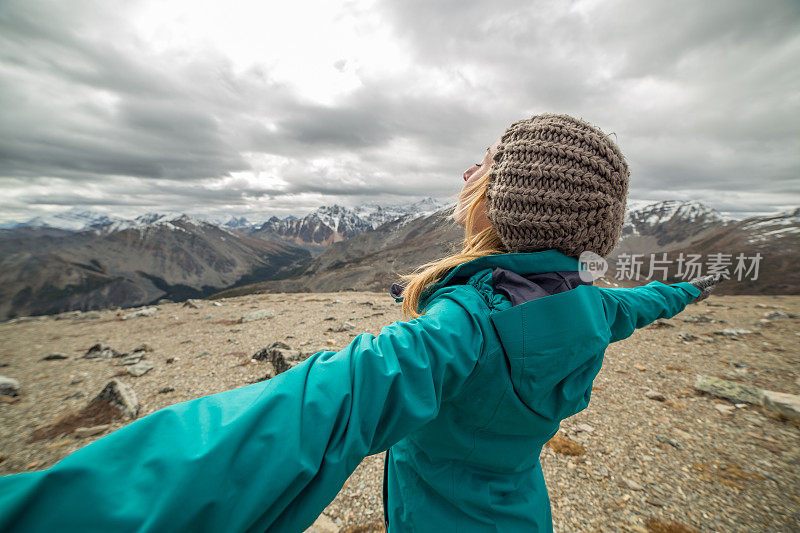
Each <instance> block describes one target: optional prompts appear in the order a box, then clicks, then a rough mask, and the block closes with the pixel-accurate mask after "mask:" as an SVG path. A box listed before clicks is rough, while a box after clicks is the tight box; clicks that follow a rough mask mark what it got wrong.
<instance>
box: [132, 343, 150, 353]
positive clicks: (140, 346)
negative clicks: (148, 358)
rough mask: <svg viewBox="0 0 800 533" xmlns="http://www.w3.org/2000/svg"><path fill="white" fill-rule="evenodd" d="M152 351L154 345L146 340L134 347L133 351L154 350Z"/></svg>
mask: <svg viewBox="0 0 800 533" xmlns="http://www.w3.org/2000/svg"><path fill="white" fill-rule="evenodd" d="M152 351H153V347H152V346H150V345H149V344H147V343H146V342H143V343H142V344H140V345H139V346H137V347H136V348H134V349H133V352H152Z"/></svg>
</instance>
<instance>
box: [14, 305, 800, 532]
mask: <svg viewBox="0 0 800 533" xmlns="http://www.w3.org/2000/svg"><path fill="white" fill-rule="evenodd" d="M217 303H218V304H219V305H214V304H213V303H212V302H210V301H205V300H203V301H199V302H198V308H197V309H194V308H191V307H187V306H184V305H183V304H165V305H159V306H158V310H157V311H156V312H155V313H154V314H153V315H152V316H149V317H138V318H132V319H129V320H122V316H124V315H129V314H130V313H131V312H133V311H135V310H132V309H125V310H120V311H101V312H92V313H84V314H79V315H76V314H74V313H65V314H63V315H60V316H58V317H46V318H41V319H34V320H29V321H19V322H14V321H12V322H5V323H0V375H2V376H7V377H11V378H15V379H17V380H18V381H19V383H20V388H21V391H20V395H19V396H18V397H17V398H9V397H3V398H2V399H3V401H0V474H10V473H15V472H23V471H30V470H36V469H41V468H46V467H47V466H49V465H51V464H53V463H54V462H56V461H58V460H59V459H61V458H62V457H64V456H65V455H67V454H69V453H71V452H72V451H74V450H76V449H78V448H80V447H81V446H84V445H86V444H88V443H89V442H91V441H92V440H94V439H96V438H99V437H100V436H102V434H105V433H107V432H108V431H111V430H113V429H116V428H118V427H120V426H121V425H122V424H123V422H115V423H113V424H112V425H111V427H110V428H109V429H108V430H107V431H106V432H105V433H102V434H100V435H94V436H90V437H86V438H77V437H75V436H74V435H70V436H62V437H55V438H52V439H45V440H42V441H38V442H33V443H28V438H29V437H30V435H31V433H32V432H33V431H34V429H36V428H38V427H40V426H42V424H43V423H45V422H46V423H49V422H52V421H54V420H55V419H57V418H59V417H60V416H62V415H64V414H66V413H68V412H73V411H76V410H78V409H80V408H82V407H83V406H85V405H86V403H87V401H88V400H90V399H91V398H92V397H94V396H95V395H96V394H97V393H98V392H99V391H100V390H101V389H102V388H103V386H104V385H105V384H106V383H107V382H108V381H109V379H110V378H112V377H114V376H116V377H117V378H118V379H120V380H121V381H122V382H124V383H125V384H127V385H129V386H130V387H132V388H133V389H134V390H135V392H136V394H137V396H138V398H139V401H140V404H141V408H140V413H139V416H144V415H146V414H148V413H151V412H153V411H155V410H157V409H160V408H162V407H165V406H167V405H170V404H173V403H177V402H181V401H185V400H189V399H192V398H197V397H200V396H204V395H207V394H212V393H215V392H220V391H223V390H227V389H230V388H234V387H239V386H242V385H246V384H248V383H249V382H251V381H253V380H256V379H261V378H263V377H264V376H265V374H266V373H267V372H269V370H270V368H271V365H270V364H269V363H252V362H249V361H250V356H251V355H253V354H254V353H256V352H257V351H258V350H260V349H262V348H264V347H266V346H267V345H269V344H271V343H272V342H274V341H282V342H285V343H287V344H289V345H290V346H291V347H292V348H294V349H296V350H300V351H302V352H303V353H304V354H312V353H315V352H317V351H319V350H339V349H341V348H343V347H344V346H346V345H347V344H348V343H349V342H350V340H351V339H352V338H353V337H354V336H356V335H357V334H359V333H363V332H369V333H373V334H375V335H377V334H378V333H380V330H381V328H382V327H383V326H385V325H387V324H389V323H391V322H393V321H395V320H402V319H403V317H402V313H401V312H400V304H399V303H395V302H394V300H393V299H391V298H390V297H389V296H388V294H385V293H369V292H338V293H315V294H309V293H303V294H265V295H250V296H243V297H238V298H230V299H224V300H220V301H218V302H217ZM258 310H271V311H273V312H274V316H273V317H271V318H266V319H262V320H256V321H252V322H246V323H240V321H239V319H240V318H241V317H242V316H243V315H245V314H247V313H252V312H254V311H258ZM775 311H782V312H784V313H788V314H794V315H800V296H711V297H710V298H708V299H707V300H706V301H704V302H702V303H700V304H698V305H692V306H689V307H687V309H686V310H685V311H684V312H683V313H681V314H679V315H678V316H676V317H674V318H673V319H671V320H668V321H663V322H665V323H667V324H668V325H665V326H662V327H658V325H656V324H654V325H651V326H648V327H646V328H643V329H641V330H639V331H638V332H636V333H634V335H633V336H631V337H630V338H628V339H626V340H624V341H621V342H618V343H615V344H613V345H611V346H609V348H608V350H607V351H606V355H605V363H604V366H603V369H602V370H601V372H600V374H599V375H598V377H597V379H596V380H595V387H594V389H593V392H592V400H591V403H590V405H589V407H588V408H587V409H586V410H584V411H582V412H581V413H578V414H577V415H575V416H574V417H572V418H569V419H567V420H564V421H563V422H562V424H561V431H560V432H559V434H558V436H557V438H556V439H554V441H551V444H552V445H551V446H545V448H544V449H543V451H542V454H541V462H542V467H543V470H544V475H545V479H546V481H547V486H548V490H549V494H550V500H551V502H552V510H553V521H554V527H555V531H557V532H567V531H569V532H573V531H592V532H594V531H634V532H647V531H675V532H680V531H726V532H727V531H800V477H798V474H797V472H798V469H800V428H798V427H797V426H796V425H794V424H792V423H790V422H788V421H785V420H780V419H776V418H773V417H771V416H769V415H768V413H766V412H765V411H764V410H763V408H762V407H760V406H755V405H751V404H739V407H735V408H733V410H732V412H728V411H730V409H726V407H725V406H733V403H731V402H729V401H727V400H724V399H721V398H716V397H713V396H710V395H708V394H705V393H701V392H699V391H697V390H695V389H694V388H693V384H694V381H695V378H696V376H697V375H698V374H703V375H708V376H717V377H720V378H724V379H728V380H732V381H739V382H742V383H747V384H751V385H755V386H758V387H761V388H764V389H769V390H775V391H781V392H786V393H792V394H800V350H798V347H799V346H800V328H799V327H798V325H799V324H800V319H798V318H774V319H769V320H766V319H764V315H765V314H769V313H773V312H775ZM692 317H701V318H700V319H699V320H696V319H693V318H692ZM708 319H710V321H709V320H708ZM686 320H690V321H689V322H687V321H686ZM344 322H350V323H351V324H352V325H353V327H352V329H349V330H345V331H341V332H332V331H328V329H329V328H331V327H333V328H334V329H336V326H339V325H341V324H343V323H344ZM670 325H671V326H673V327H669V326H670ZM723 328H743V329H746V330H749V331H750V333H740V334H738V335H734V336H724V335H718V334H715V333H714V332H715V331H719V330H721V329H723ZM682 334H683V336H681V335H682ZM688 334H692V335H695V336H696V338H692V337H691V336H688ZM96 342H103V343H105V344H107V345H108V346H110V347H111V348H113V349H115V350H117V351H119V352H130V351H132V350H134V348H136V347H137V346H139V345H141V344H142V343H146V344H148V345H149V346H150V347H151V348H152V350H153V351H151V352H148V353H147V354H146V356H145V358H146V359H147V360H149V361H151V362H152V363H154V368H153V369H152V370H150V371H149V372H147V373H146V374H144V375H142V376H140V377H133V376H131V375H128V374H127V373H125V372H124V368H123V367H120V366H117V365H116V362H117V360H113V359H112V360H109V359H95V360H89V359H83V358H81V357H82V355H83V354H84V353H85V352H86V350H87V349H88V348H89V347H90V346H92V345H93V344H95V343H96ZM54 353H62V354H64V355H65V356H66V359H57V360H47V361H43V360H42V358H43V357H45V356H48V355H51V354H54ZM166 389H173V390H171V391H166ZM648 391H655V392H657V393H660V394H661V395H662V396H663V401H660V399H656V396H655V395H654V394H653V393H652V392H650V393H648ZM646 393H648V394H646ZM650 396H653V398H651V397H650ZM573 450H577V452H573ZM581 450H583V451H581ZM569 453H578V455H569ZM383 458H384V453H380V454H376V455H373V456H370V457H367V458H365V459H364V460H363V461H362V463H361V464H360V465H359V466H358V468H357V469H356V471H355V472H354V473H353V474H352V476H351V477H350V478H349V479H348V481H347V483H346V484H345V486H344V487H343V488H342V490H341V491H340V493H339V495H338V496H337V497H336V499H334V501H333V502H331V503H330V505H329V506H328V507H327V508H326V509H325V510H324V512H323V514H322V515H320V518H319V519H318V520H317V522H316V523H315V524H314V525H313V526H312V527H311V528H309V530H308V531H315V532H320V533H322V532H350V533H356V532H363V533H367V532H371V531H383V527H382V518H383V508H382V499H381V488H382V477H383Z"/></svg>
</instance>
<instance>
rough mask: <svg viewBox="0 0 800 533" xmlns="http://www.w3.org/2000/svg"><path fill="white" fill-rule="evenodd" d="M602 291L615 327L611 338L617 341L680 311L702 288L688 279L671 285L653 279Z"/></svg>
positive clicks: (607, 316)
mask: <svg viewBox="0 0 800 533" xmlns="http://www.w3.org/2000/svg"><path fill="white" fill-rule="evenodd" d="M600 294H601V295H602V297H603V305H604V307H605V311H606V318H607V319H608V325H609V328H610V329H611V340H610V341H609V342H617V341H620V340H622V339H627V338H628V337H630V336H631V335H632V334H633V332H634V331H635V330H636V329H638V328H643V327H644V326H646V325H648V324H650V323H652V322H653V321H655V320H656V319H659V318H672V317H673V316H675V315H677V314H678V313H680V312H681V311H683V309H684V308H685V307H686V306H687V305H688V304H689V303H690V302H691V301H692V300H694V299H695V298H696V297H697V296H698V295H699V294H700V289H698V288H697V287H695V286H694V285H692V284H691V283H688V282H686V281H681V282H678V283H673V284H670V285H667V284H664V283H661V282H660V281H657V280H653V281H651V282H650V283H648V284H647V285H641V286H639V287H633V288H630V289H611V288H600Z"/></svg>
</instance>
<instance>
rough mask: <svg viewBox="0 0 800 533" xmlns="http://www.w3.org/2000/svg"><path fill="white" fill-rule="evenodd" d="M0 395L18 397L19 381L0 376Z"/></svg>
mask: <svg viewBox="0 0 800 533" xmlns="http://www.w3.org/2000/svg"><path fill="white" fill-rule="evenodd" d="M0 394H2V395H4V396H12V397H13V396H19V381H17V380H16V379H14V378H9V377H6V376H0Z"/></svg>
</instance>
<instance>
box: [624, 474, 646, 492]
mask: <svg viewBox="0 0 800 533" xmlns="http://www.w3.org/2000/svg"><path fill="white" fill-rule="evenodd" d="M622 482H623V484H624V486H626V487H628V488H629V489H631V490H644V487H643V486H641V485H640V484H639V483H637V482H635V481H634V480H632V479H629V478H627V477H623V478H622Z"/></svg>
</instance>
